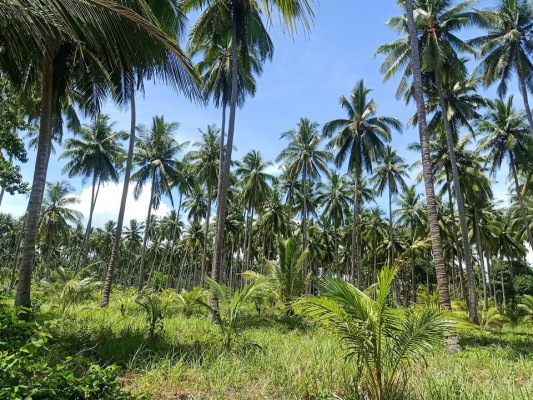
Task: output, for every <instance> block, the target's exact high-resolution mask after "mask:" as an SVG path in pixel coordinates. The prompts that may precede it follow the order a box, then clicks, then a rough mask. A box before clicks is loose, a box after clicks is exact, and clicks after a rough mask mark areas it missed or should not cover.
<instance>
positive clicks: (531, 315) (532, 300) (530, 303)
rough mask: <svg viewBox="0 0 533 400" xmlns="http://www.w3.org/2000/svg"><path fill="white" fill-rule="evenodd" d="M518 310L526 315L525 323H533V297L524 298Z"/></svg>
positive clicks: (526, 296) (527, 295)
mask: <svg viewBox="0 0 533 400" xmlns="http://www.w3.org/2000/svg"><path fill="white" fill-rule="evenodd" d="M518 308H520V310H522V312H523V313H524V321H531V322H533V296H531V295H529V294H526V295H524V297H523V298H522V303H520V304H519V305H518Z"/></svg>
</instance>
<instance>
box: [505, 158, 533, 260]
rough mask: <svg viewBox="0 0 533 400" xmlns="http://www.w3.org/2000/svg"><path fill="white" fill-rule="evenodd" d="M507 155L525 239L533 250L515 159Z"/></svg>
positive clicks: (532, 236) (532, 240) (532, 237)
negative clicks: (525, 235)
mask: <svg viewBox="0 0 533 400" xmlns="http://www.w3.org/2000/svg"><path fill="white" fill-rule="evenodd" d="M509 157H510V159H511V172H512V174H513V180H514V184H515V190H516V196H517V197H518V204H519V206H520V213H521V214H522V221H523V222H524V228H525V229H526V234H527V240H528V241H529V245H530V246H531V249H532V250H533V235H532V234H531V228H530V226H529V218H528V217H527V213H526V207H525V205H524V198H523V197H522V192H521V191H520V184H519V183H518V173H517V167H516V159H515V157H514V154H513V153H512V152H511V153H509Z"/></svg>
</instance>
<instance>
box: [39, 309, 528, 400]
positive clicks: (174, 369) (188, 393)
mask: <svg viewBox="0 0 533 400" xmlns="http://www.w3.org/2000/svg"><path fill="white" fill-rule="evenodd" d="M94 304H96V303H95V302H90V303H89V302H87V303H85V304H83V305H80V306H78V307H76V308H74V309H72V310H71V311H70V312H69V313H68V314H67V315H65V316H64V317H63V318H61V319H55V320H54V321H53V323H52V324H51V328H50V329H51V330H52V334H53V337H54V339H53V342H52V348H53V352H51V354H50V357H58V358H59V359H62V358H65V357H68V356H82V357H87V358H90V359H91V360H94V361H95V362H97V363H99V364H101V365H107V364H113V363H114V364H117V365H119V366H120V367H121V368H122V373H121V381H122V383H123V385H124V386H125V387H126V388H127V389H128V390H130V391H132V392H138V393H139V392H140V393H146V394H147V395H148V396H149V397H151V398H153V399H287V400H292V399H295V400H296V399H355V398H356V397H355V396H354V390H353V383H352V377H353V376H354V373H355V371H354V365H353V362H350V361H346V360H345V359H344V353H343V350H342V348H340V347H339V344H338V342H337V341H336V339H335V338H334V337H332V336H331V335H330V334H328V333H327V332H325V331H323V330H322V329H319V328H316V327H314V326H311V325H308V324H307V323H306V322H305V321H302V320H300V319H298V317H294V316H288V315H285V314H283V313H280V312H277V313H276V312H271V313H270V314H267V315H263V316H261V317H257V314H256V313H255V311H253V310H252V309H250V310H249V319H248V320H247V321H245V325H246V326H247V327H246V328H245V329H244V330H243V331H242V334H241V336H240V337H239V338H238V339H237V341H236V342H235V344H234V347H233V349H232V350H226V349H224V346H223V344H222V336H221V333H220V330H219V328H218V327H217V326H216V325H215V324H214V323H213V322H212V321H210V320H209V319H208V318H207V317H205V316H194V317H191V318H186V317H184V316H183V315H181V314H180V313H178V312H177V311H176V310H168V311H167V312H166V316H165V319H164V330H163V331H162V332H161V333H160V334H159V335H158V336H157V337H155V338H153V339H149V338H148V335H147V327H146V322H145V319H144V315H143V313H142V311H141V310H140V308H138V307H136V306H132V307H131V308H130V309H129V311H128V312H127V313H126V314H125V315H124V316H122V315H121V312H120V309H119V307H118V305H117V302H113V303H112V305H111V306H110V307H109V308H108V309H106V310H102V309H98V308H96V307H95V306H94ZM42 312H43V314H44V315H45V316H48V318H49V319H52V318H57V316H55V313H56V311H54V309H53V308H51V307H50V305H49V304H48V303H45V304H44V305H43V307H42ZM459 337H460V342H461V344H462V345H463V347H464V349H465V351H464V352H463V353H460V354H447V353H446V352H445V351H444V350H443V349H439V350H437V351H435V352H434V353H433V354H429V355H428V357H427V364H423V363H421V364H417V365H415V366H414V367H413V368H412V369H411V370H409V371H405V373H406V374H409V376H410V389H411V394H412V397H413V398H414V399H428V400H429V399H431V400H434V399H436V400H452V399H453V400H463V399H465V400H466V399H476V400H485V399H487V400H488V399H498V400H507V399H509V400H510V399H513V400H515V399H516V400H526V399H533V327H531V326H519V327H517V328H515V329H511V328H510V327H503V328H502V329H499V330H495V331H490V332H480V331H479V330H476V329H467V330H461V331H459Z"/></svg>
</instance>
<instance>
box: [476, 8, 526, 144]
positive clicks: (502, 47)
mask: <svg viewBox="0 0 533 400" xmlns="http://www.w3.org/2000/svg"><path fill="white" fill-rule="evenodd" d="M476 23H477V25H478V26H479V27H480V28H482V29H485V30H487V31H488V32H487V33H486V34H484V35H482V36H479V37H477V38H474V39H472V40H470V42H469V43H470V44H471V45H473V46H476V47H477V48H478V55H479V56H480V57H481V58H483V60H482V61H481V65H480V66H479V67H478V71H477V72H478V73H480V74H481V76H482V79H483V83H484V85H485V86H490V85H492V84H493V83H494V82H498V95H499V96H500V97H504V96H505V94H506V93H507V87H508V84H509V80H510V79H511V76H512V75H513V73H516V75H517V77H518V84H519V89H520V93H521V95H522V99H523V101H524V108H525V110H526V115H527V120H528V122H529V129H530V132H531V134H533V116H532V115H531V109H530V106H529V100H528V93H527V92H528V90H531V87H532V82H533V81H532V75H531V70H532V69H533V63H532V62H531V59H530V56H531V53H532V51H533V43H532V42H531V40H529V38H530V35H531V24H532V23H533V9H532V8H531V5H530V4H529V3H528V2H526V1H522V0H500V1H499V4H498V7H497V9H495V10H477V11H476Z"/></svg>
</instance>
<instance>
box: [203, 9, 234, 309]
mask: <svg viewBox="0 0 533 400" xmlns="http://www.w3.org/2000/svg"><path fill="white" fill-rule="evenodd" d="M231 37H232V41H231V59H232V63H231V102H230V113H229V121H228V141H227V144H226V157H225V159H224V168H223V171H222V174H221V177H220V179H219V188H218V189H219V190H218V202H217V203H218V204H217V217H216V233H215V245H214V249H213V265H212V269H211V278H212V279H213V280H214V281H216V282H218V280H219V277H220V264H221V261H222V251H223V250H224V233H225V231H224V227H225V225H226V211H227V207H228V191H229V178H230V167H231V152H232V150H233V136H234V134H235V114H236V111H237V89H238V88H237V80H238V77H239V68H238V58H237V19H236V15H235V6H234V5H232V33H231ZM209 300H210V305H211V308H212V309H213V311H214V312H215V317H216V318H219V308H218V299H217V298H216V296H215V295H214V293H213V292H211V296H210V298H209Z"/></svg>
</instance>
